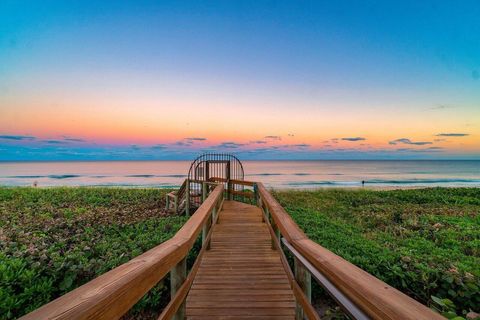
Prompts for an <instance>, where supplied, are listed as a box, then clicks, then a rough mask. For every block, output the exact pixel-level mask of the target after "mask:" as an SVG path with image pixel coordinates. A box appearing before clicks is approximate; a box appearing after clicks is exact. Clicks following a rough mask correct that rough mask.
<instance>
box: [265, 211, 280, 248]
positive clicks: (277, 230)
mask: <svg viewBox="0 0 480 320" xmlns="http://www.w3.org/2000/svg"><path fill="white" fill-rule="evenodd" d="M267 212H268V209H267ZM272 229H273V232H274V233H275V237H277V239H279V235H280V230H279V229H278V227H277V225H276V223H275V221H273V220H272ZM277 239H274V238H272V249H275V248H276V245H275V244H276V241H277Z"/></svg>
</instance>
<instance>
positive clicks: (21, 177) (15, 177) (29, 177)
mask: <svg viewBox="0 0 480 320" xmlns="http://www.w3.org/2000/svg"><path fill="white" fill-rule="evenodd" d="M44 177H45V176H6V177H2V178H14V179H40V178H44Z"/></svg>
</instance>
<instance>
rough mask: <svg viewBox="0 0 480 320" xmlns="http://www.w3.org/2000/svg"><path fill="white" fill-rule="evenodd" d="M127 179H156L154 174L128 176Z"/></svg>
mask: <svg viewBox="0 0 480 320" xmlns="http://www.w3.org/2000/svg"><path fill="white" fill-rule="evenodd" d="M125 177H127V178H153V177H156V176H155V175H154V174H129V175H126V176H125Z"/></svg>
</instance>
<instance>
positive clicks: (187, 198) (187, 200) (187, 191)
mask: <svg viewBox="0 0 480 320" xmlns="http://www.w3.org/2000/svg"><path fill="white" fill-rule="evenodd" d="M185 187H186V188H185V214H186V215H187V217H188V216H190V180H188V179H187V185H186V186H185Z"/></svg>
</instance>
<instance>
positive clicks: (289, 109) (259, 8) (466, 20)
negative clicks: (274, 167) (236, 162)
mask: <svg viewBox="0 0 480 320" xmlns="http://www.w3.org/2000/svg"><path fill="white" fill-rule="evenodd" d="M203 152H228V153H234V154H236V155H238V156H239V157H240V158H241V159H480V2H479V1H468V0H465V1H392V2H389V1H258V0H257V1H48V0H45V1H28V0H24V1H17V0H14V1H10V0H1V1H0V161H20V160H28V161H34V160H41V161H44V160H152V159H159V160H161V159H168V160H171V159H192V158H193V157H195V156H196V155H198V154H201V153H203Z"/></svg>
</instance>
